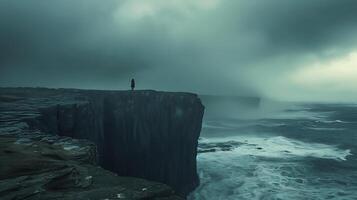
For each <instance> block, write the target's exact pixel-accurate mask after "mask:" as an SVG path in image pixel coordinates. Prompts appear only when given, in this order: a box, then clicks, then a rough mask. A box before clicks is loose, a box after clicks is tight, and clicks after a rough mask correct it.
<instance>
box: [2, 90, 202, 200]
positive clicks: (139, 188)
mask: <svg viewBox="0 0 357 200" xmlns="http://www.w3.org/2000/svg"><path fill="white" fill-rule="evenodd" d="M202 115H203V106H202V105H201V103H200V101H199V99H198V98H197V96H196V95H195V94H190V93H170V92H156V91H151V90H143V91H98V90H76V89H46V88H0V142H1V143H2V144H1V148H2V149H0V160H1V163H7V164H6V165H1V166H0V185H1V187H0V188H1V189H0V198H1V199H3V198H4V199H13V198H15V197H16V198H22V197H23V196H29V197H31V198H33V199H41V198H42V199H50V198H57V197H58V198H60V199H73V198H71V197H73V195H75V197H76V198H75V199H105V198H108V199H112V198H114V199H115V198H124V199H125V198H126V199H140V198H152V199H155V198H167V199H179V197H178V196H175V195H174V194H175V192H174V191H173V190H172V189H171V188H170V187H169V186H166V185H164V184H161V183H157V182H152V181H159V182H162V183H166V184H168V185H170V186H171V187H173V188H174V189H175V190H176V191H178V192H179V193H181V194H183V195H186V194H187V193H188V192H190V191H192V190H193V189H194V187H196V186H197V185H198V177H197V174H196V153H197V139H198V137H199V132H200V129H201V120H202ZM20 160H21V161H20ZM97 163H99V164H100V165H101V166H103V167H104V168H106V169H109V170H110V171H113V172H115V174H114V173H112V172H109V171H106V170H104V169H102V168H101V167H97V166H96V164H97ZM117 174H119V175H121V176H132V177H139V178H145V179H149V180H152V181H147V180H144V179H138V178H131V177H127V178H123V177H120V176H116V175H117ZM11 191H16V192H11ZM109 191H110V192H109ZM58 195H59V196H58ZM32 196H33V197H32ZM89 197H90V198H89ZM31 198H29V199H31Z"/></svg>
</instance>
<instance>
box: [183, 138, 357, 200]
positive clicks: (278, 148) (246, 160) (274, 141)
mask: <svg viewBox="0 0 357 200" xmlns="http://www.w3.org/2000/svg"><path fill="white" fill-rule="evenodd" d="M226 141H227V142H228V141H237V142H241V143H243V144H242V145H240V146H238V147H237V148H236V149H235V150H233V151H218V152H212V153H202V154H199V156H198V172H199V176H200V180H201V184H200V186H199V187H198V188H197V190H196V191H195V192H194V193H192V195H190V196H189V199H195V200H196V199H208V200H210V199H214V200H220V199H222V200H236V199H243V200H245V199H247V200H248V199H249V200H251V199H253V200H255V199H318V200H322V199H326V198H330V196H331V195H332V196H335V197H336V198H338V195H339V194H340V193H341V189H339V188H335V186H331V187H330V186H326V187H325V186H321V185H320V186H319V184H316V185H314V184H312V185H311V182H312V181H314V180H316V177H313V176H310V175H307V174H308V173H309V168H306V167H309V166H306V165H305V164H304V159H301V160H291V159H290V158H306V157H314V158H323V159H332V160H336V161H344V160H346V158H347V156H348V155H350V154H351V153H350V151H349V150H343V149H339V148H337V147H336V146H332V145H326V144H319V143H306V142H302V141H298V140H294V139H289V138H286V137H282V136H274V137H243V136H241V137H227V138H202V139H200V143H221V142H226ZM262 157H263V158H264V157H265V158H277V162H271V160H270V159H267V160H264V159H263V160H262V159H260V158H262ZM307 185H310V186H307ZM315 186H316V187H315ZM342 192H343V191H342ZM350 195H353V192H352V193H351V194H350ZM345 197H347V196H345ZM347 198H348V197H347Z"/></svg>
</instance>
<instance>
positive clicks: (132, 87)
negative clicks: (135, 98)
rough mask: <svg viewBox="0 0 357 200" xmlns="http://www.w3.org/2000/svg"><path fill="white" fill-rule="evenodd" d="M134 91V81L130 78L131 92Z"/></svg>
mask: <svg viewBox="0 0 357 200" xmlns="http://www.w3.org/2000/svg"><path fill="white" fill-rule="evenodd" d="M134 89H135V80H134V79H133V78H132V79H131V90H134Z"/></svg>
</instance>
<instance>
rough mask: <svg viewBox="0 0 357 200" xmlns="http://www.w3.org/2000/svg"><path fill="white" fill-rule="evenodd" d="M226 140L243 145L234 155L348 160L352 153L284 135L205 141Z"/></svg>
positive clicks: (217, 140) (347, 150)
mask: <svg viewBox="0 0 357 200" xmlns="http://www.w3.org/2000/svg"><path fill="white" fill-rule="evenodd" d="M225 141H227V142H228V141H237V142H241V143H243V145H241V146H239V147H238V148H236V149H234V150H233V151H232V152H230V154H233V155H234V156H244V155H249V156H260V157H270V158H299V157H315V158H325V159H333V160H341V161H343V160H346V157H347V156H349V155H351V151H350V150H349V149H340V148H338V147H336V146H333V145H327V144H320V143H306V142H302V141H299V140H294V139H290V138H286V137H283V136H275V137H266V138H264V137H243V136H240V137H227V138H209V139H205V140H204V142H205V143H210V142H211V143H216V142H225Z"/></svg>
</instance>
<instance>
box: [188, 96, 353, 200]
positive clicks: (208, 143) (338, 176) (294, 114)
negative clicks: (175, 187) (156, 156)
mask: <svg viewBox="0 0 357 200" xmlns="http://www.w3.org/2000/svg"><path fill="white" fill-rule="evenodd" d="M277 105H278V103H277V104H274V106H271V105H265V106H264V105H262V106H261V107H260V108H259V109H255V110H253V111H244V112H243V113H239V110H234V109H233V110H232V112H233V113H230V114H229V115H224V114H223V115H217V116H214V115H210V114H208V116H205V118H204V123H203V127H202V132H201V137H200V140H199V148H198V149H199V154H198V156H197V164H198V174H199V177H200V186H199V187H198V188H197V189H196V190H195V191H194V192H193V193H192V194H191V195H190V196H189V199H190V200H196V199H197V200H205V199H207V200H211V199H212V200H220V199H222V200H223V199H224V200H230V199H232V200H240V199H242V200H244V199H247V200H248V199H249V200H254V199H259V200H265V199H266V200H270V199H272V200H278V199H281V200H295V199H296V200H301V199H304V200H310V199H311V200H315V199H316V200H319V199H321V200H326V199H339V200H340V199H341V200H352V199H357V105H355V104H318V103H309V104H307V103H305V104H303V103H285V104H283V105H282V106H277ZM271 107H274V108H271ZM208 109H209V108H208ZM228 110H229V109H228ZM234 112H236V114H234Z"/></svg>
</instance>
